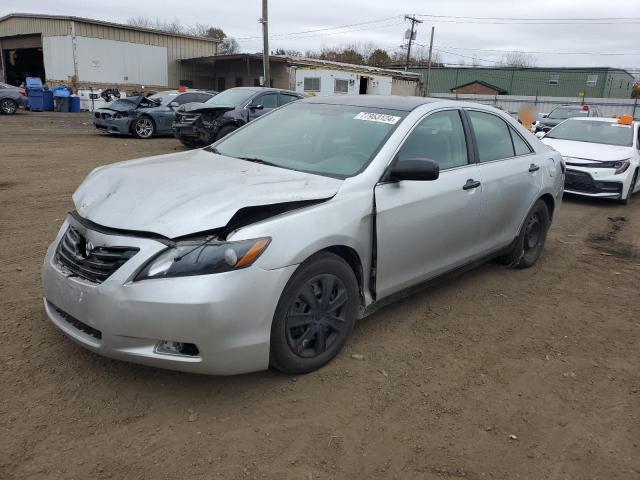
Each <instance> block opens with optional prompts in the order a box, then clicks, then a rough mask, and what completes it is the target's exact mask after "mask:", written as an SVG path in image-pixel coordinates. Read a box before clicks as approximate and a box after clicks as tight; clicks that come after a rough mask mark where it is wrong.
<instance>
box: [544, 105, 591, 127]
mask: <svg viewBox="0 0 640 480" xmlns="http://www.w3.org/2000/svg"><path fill="white" fill-rule="evenodd" d="M599 116H600V111H599V110H598V109H597V108H596V107H590V106H589V105H560V106H558V107H556V108H554V109H553V110H551V113H549V114H548V115H543V116H542V118H539V119H538V121H537V122H536V124H535V127H536V131H535V133H538V132H544V133H547V132H548V131H549V130H551V129H552V128H553V127H555V126H556V125H559V124H560V123H562V122H564V121H565V120H566V119H568V118H575V117H599Z"/></svg>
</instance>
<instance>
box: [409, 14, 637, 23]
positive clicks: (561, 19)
mask: <svg viewBox="0 0 640 480" xmlns="http://www.w3.org/2000/svg"><path fill="white" fill-rule="evenodd" d="M416 16H417V17H433V18H457V19H465V20H527V21H545V22H546V21H555V20H558V21H576V22H580V21H592V20H597V21H613V20H625V21H626V20H637V21H640V17H600V18H594V17H578V18H575V17H574V18H571V17H561V18H550V17H544V18H531V17H463V16H456V15H431V14H420V15H416Z"/></svg>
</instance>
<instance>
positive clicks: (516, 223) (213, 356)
mask: <svg viewBox="0 0 640 480" xmlns="http://www.w3.org/2000/svg"><path fill="white" fill-rule="evenodd" d="M563 181H564V165H563V164H562V160H561V157H560V155H559V154H558V153H557V152H555V151H554V150H551V149H549V148H548V147H546V146H545V145H544V144H543V143H541V142H540V141H539V140H538V139H537V138H536V137H534V136H533V135H532V134H531V133H529V132H527V131H526V130H524V129H523V128H522V127H521V126H520V125H519V124H518V123H516V122H514V121H513V120H512V119H511V118H510V117H509V116H508V115H506V114H504V113H503V112H501V111H499V110H496V109H494V108H491V107H487V106H483V105H474V104H468V103H458V102H451V101H441V100H435V99H428V98H418V97H384V96H364V95H362V96H341V97H325V98H317V97H316V98H310V99H305V100H302V101H299V102H295V103H291V104H289V105H286V106H284V107H282V108H279V109H277V110H274V111H273V112H271V113H269V114H268V115H264V116H263V117H261V118H260V119H258V120H256V121H254V122H252V123H250V124H248V125H247V126H245V127H243V128H241V129H239V130H237V131H235V132H233V133H232V134H230V135H229V136H227V137H225V138H224V139H222V140H220V141H218V142H217V143H215V144H213V145H212V146H210V147H207V148H204V149H200V150H195V151H189V152H183V153H173V154H169V155H162V156H158V157H151V158H144V159H139V160H134V161H127V162H122V163H116V164H113V165H108V166H104V167H100V168H97V169H96V170H94V171H93V172H91V174H90V175H89V176H88V177H87V179H86V180H85V181H84V182H83V183H82V185H81V186H80V187H79V188H78V190H77V191H76V192H75V194H74V195H73V200H74V204H75V210H74V211H73V212H71V213H70V214H69V215H68V217H67V218H66V220H65V221H64V223H63V225H62V227H61V229H60V232H59V234H58V236H57V237H56V239H55V240H54V242H53V243H52V244H51V246H50V248H49V250H48V252H47V256H46V258H45V260H44V269H43V285H44V306H45V310H46V312H47V315H48V316H49V318H50V319H51V321H52V322H53V323H54V324H55V325H56V326H57V327H58V328H59V329H60V330H62V332H64V333H65V334H66V335H67V336H68V337H70V338H71V339H73V340H74V341H76V342H78V343H79V344H80V345H82V346H84V347H86V348H88V349H90V350H92V351H94V352H96V353H99V354H102V355H105V356H108V357H112V358H117V359H122V360H128V361H132V362H137V363H142V364H147V365H153V366H157V367H163V368H170V369H176V370H184V371H190V372H199V373H209V374H237V373H243V372H250V371H256V370H261V369H266V368H268V367H269V366H270V365H271V366H273V367H274V368H276V369H279V370H282V371H284V372H288V373H304V372H310V371H312V370H315V369H317V368H319V367H321V366H323V365H325V364H326V363H327V362H329V361H330V360H331V359H332V358H333V357H335V356H336V354H337V353H338V352H339V351H340V350H341V349H342V347H343V346H344V345H345V342H346V341H347V339H348V337H349V335H350V333H351V331H352V329H353V326H354V323H355V321H356V320H357V319H358V318H361V317H364V316H365V315H367V314H368V313H370V312H372V311H374V310H375V309H376V308H377V307H379V306H381V305H384V304H385V303H387V302H389V301H391V300H393V299H394V298H397V297H399V296H401V295H405V294H406V293H407V292H410V291H412V290H414V289H415V288H417V287H422V286H425V285H428V284H430V283H432V282H434V281H436V280H437V279H441V278H443V276H444V275H445V274H450V273H455V272H460V271H462V270H464V269H466V268H469V267H471V266H474V265H478V264H479V263H481V262H484V261H487V260H488V259H492V258H499V259H500V260H501V261H503V262H504V263H505V264H508V265H510V266H513V267H517V268H525V267H529V266H531V265H533V264H534V263H536V261H537V260H538V259H539V257H540V255H541V254H542V250H543V248H544V243H545V238H546V234H547V230H548V228H549V226H550V223H551V221H552V219H553V217H554V214H555V213H556V212H557V210H558V207H559V205H560V202H561V200H562V190H563Z"/></svg>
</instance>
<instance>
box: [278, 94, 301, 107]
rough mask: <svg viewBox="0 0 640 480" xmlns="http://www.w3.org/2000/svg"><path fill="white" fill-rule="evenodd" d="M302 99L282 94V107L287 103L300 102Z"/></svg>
mask: <svg viewBox="0 0 640 480" xmlns="http://www.w3.org/2000/svg"><path fill="white" fill-rule="evenodd" d="M299 99H300V97H298V96H297V95H290V94H288V93H281V94H280V105H284V104H286V103H289V102H295V101H296V100H299Z"/></svg>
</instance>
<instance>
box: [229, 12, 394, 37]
mask: <svg viewBox="0 0 640 480" xmlns="http://www.w3.org/2000/svg"><path fill="white" fill-rule="evenodd" d="M400 18H402V15H394V16H392V17H385V18H380V19H378V20H368V21H366V22H359V23H349V24H346V25H338V26H336V27H325V28H316V29H312V30H303V31H300V32H289V33H274V34H271V35H270V37H271V38H273V37H288V36H292V35H293V36H298V35H305V34H308V33H316V32H325V31H330V30H341V29H344V28H350V27H358V26H362V25H370V24H373V23H383V22H388V21H389V20H397V19H400ZM371 28H376V27H374V26H372V27H371ZM254 38H259V39H260V38H262V37H261V36H254V37H238V38H236V40H251V39H254Z"/></svg>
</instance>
